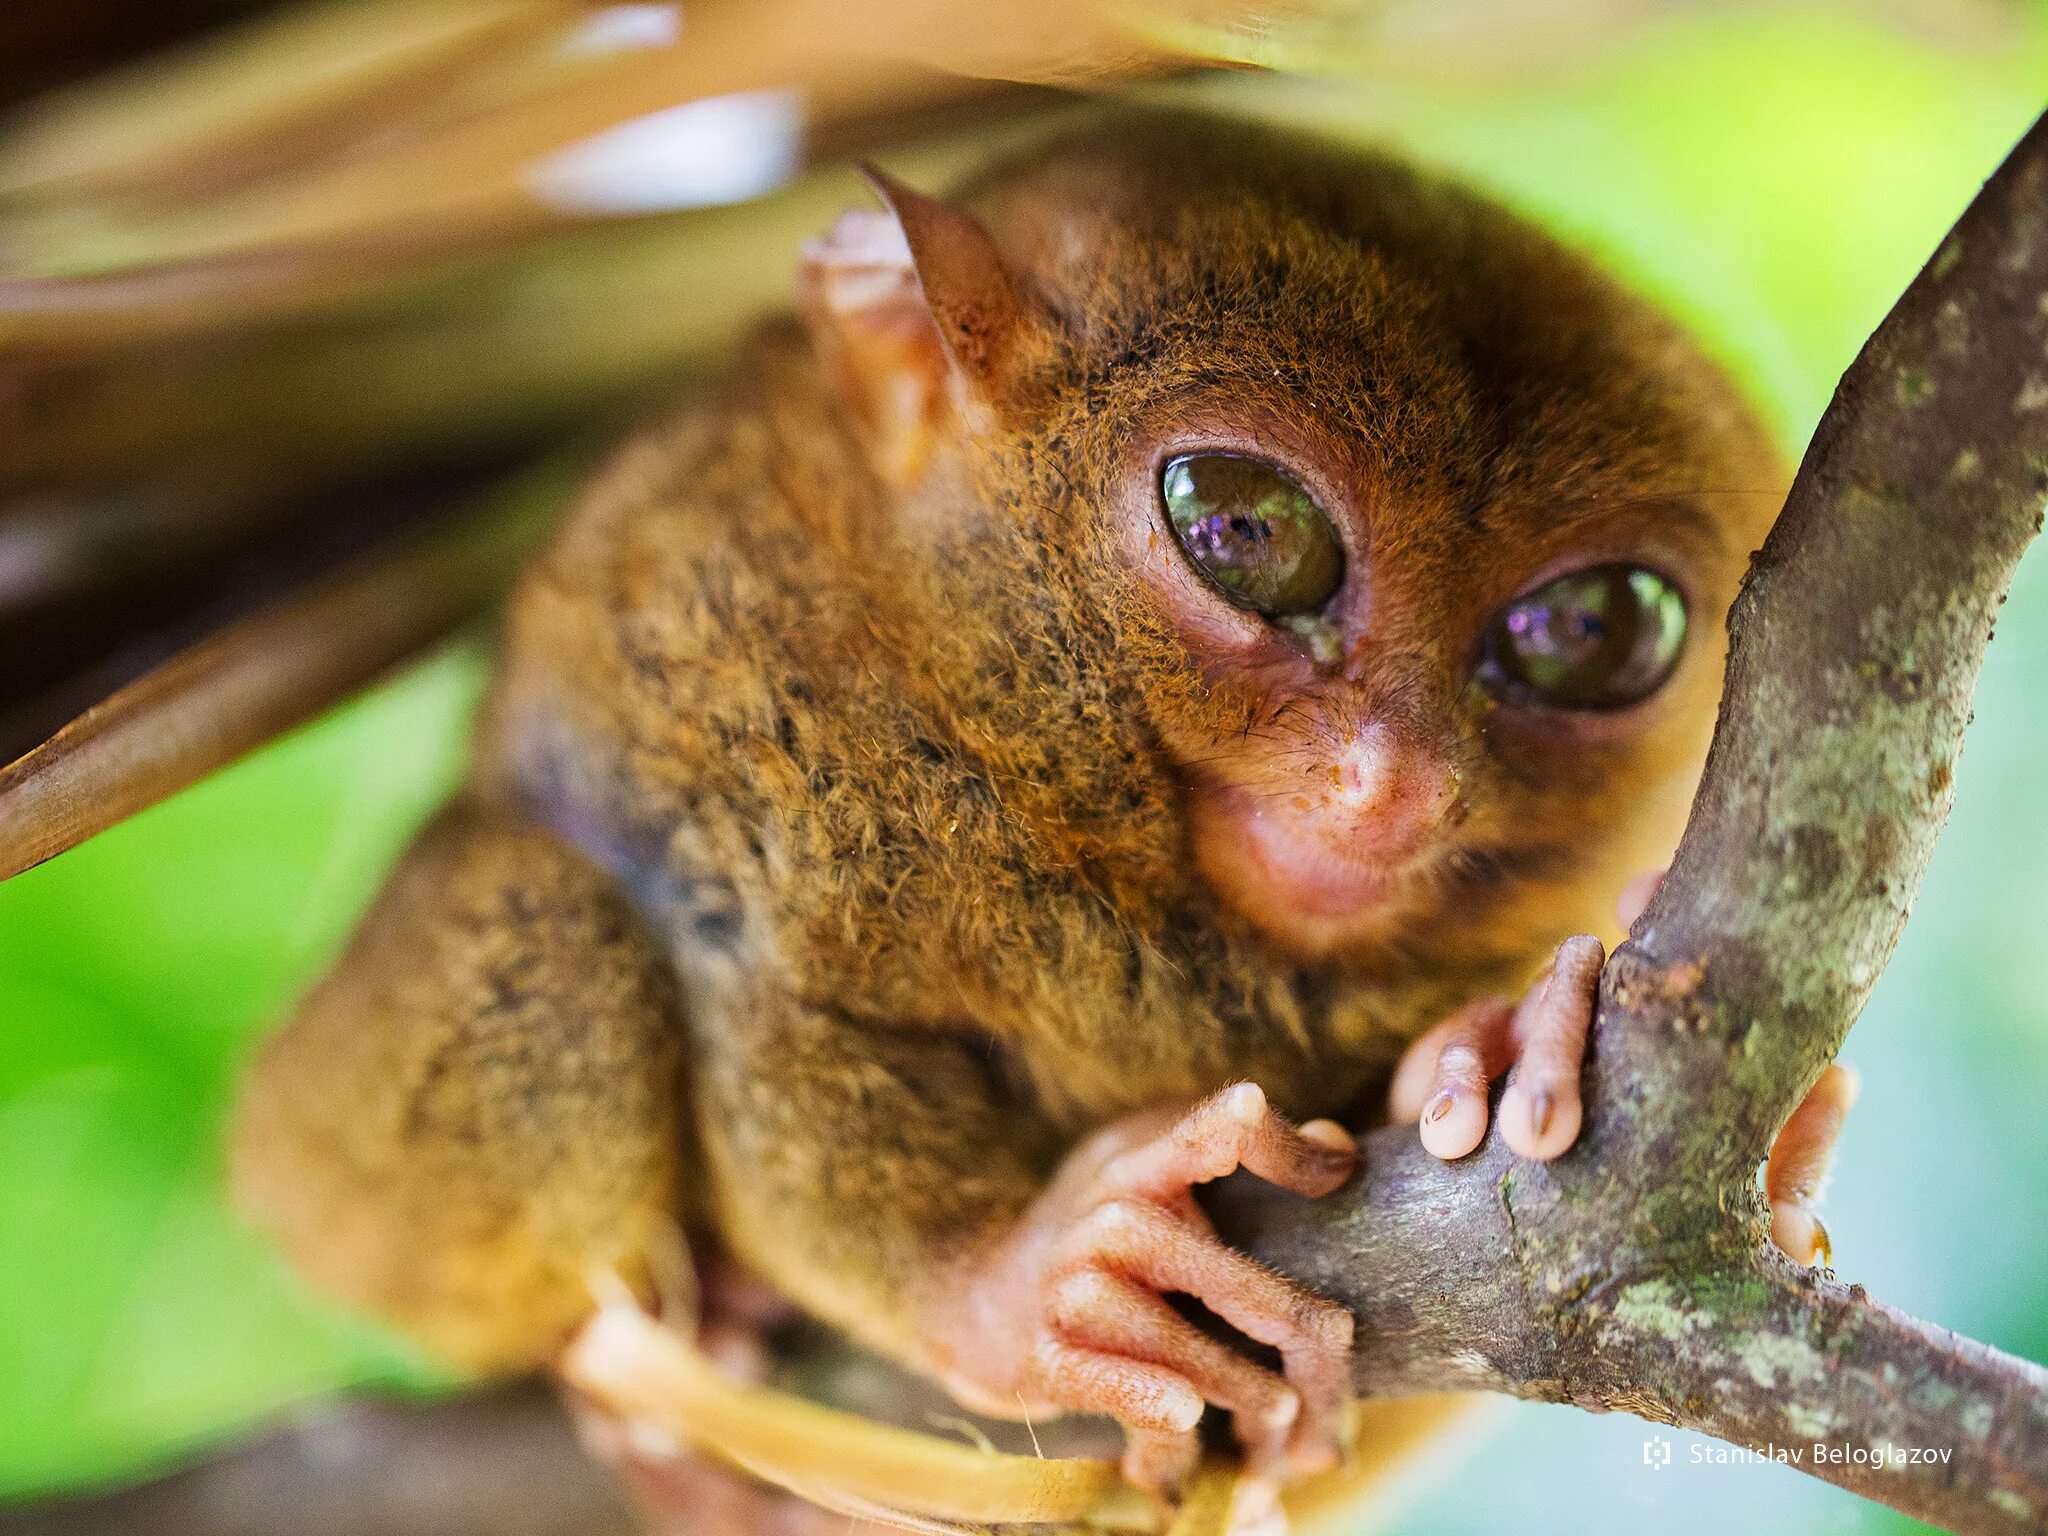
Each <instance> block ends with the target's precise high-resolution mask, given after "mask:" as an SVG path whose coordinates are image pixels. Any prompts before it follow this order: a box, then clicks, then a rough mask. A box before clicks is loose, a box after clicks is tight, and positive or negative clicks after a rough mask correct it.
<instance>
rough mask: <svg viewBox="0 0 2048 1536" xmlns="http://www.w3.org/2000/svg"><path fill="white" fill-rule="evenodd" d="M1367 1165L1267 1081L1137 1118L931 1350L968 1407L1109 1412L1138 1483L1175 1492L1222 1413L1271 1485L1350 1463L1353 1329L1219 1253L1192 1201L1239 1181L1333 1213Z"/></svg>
mask: <svg viewBox="0 0 2048 1536" xmlns="http://www.w3.org/2000/svg"><path fill="white" fill-rule="evenodd" d="M1356 1163H1357V1152H1356V1149H1355V1147H1354V1145H1353V1142H1352V1138H1351V1136H1350V1135H1349V1133H1347V1132H1346V1131H1344V1130H1343V1129H1342V1128H1341V1127H1339V1126H1337V1125H1336V1124H1334V1123H1333V1122H1331V1121H1328V1120H1317V1121H1311V1122H1310V1123H1308V1124H1306V1125H1303V1126H1301V1127H1299V1128H1296V1127H1295V1126H1293V1125H1290V1124H1289V1123H1288V1122H1287V1121H1286V1120H1284V1119H1282V1118H1281V1117H1280V1116H1279V1115H1278V1114H1277V1113H1275V1112H1274V1110H1273V1109H1272V1108H1271V1106H1269V1105H1268V1104H1267V1102H1266V1096H1265V1094H1264V1093H1263V1092H1262V1091H1260V1089H1259V1088H1257V1087H1256V1086H1254V1085H1253V1084H1250V1083H1239V1084H1237V1085H1236V1086H1234V1087H1231V1088H1226V1089H1225V1090H1224V1091H1223V1092H1221V1093H1219V1094H1217V1095H1216V1096H1215V1097H1213V1098H1210V1099H1206V1100H1204V1101H1203V1102H1202V1103H1200V1104H1198V1105H1196V1106H1195V1107H1194V1108H1193V1109H1191V1110H1188V1111H1186V1112H1185V1113H1174V1112H1160V1113H1146V1114H1141V1115H1135V1116H1132V1117H1130V1118H1128V1119H1125V1120H1122V1121H1119V1122H1118V1123H1116V1124H1115V1125H1113V1126H1111V1127H1109V1128H1108V1129H1106V1130H1104V1131H1102V1132H1100V1133H1098V1134H1097V1135H1095V1136H1094V1137H1092V1138H1090V1139H1089V1140H1088V1141H1087V1142H1085V1143H1083V1144H1082V1145H1081V1146H1080V1147H1078V1148H1076V1149H1075V1150H1074V1152H1073V1153H1072V1154H1071V1155H1070V1156H1069V1157H1068V1159H1067V1161H1066V1163H1065V1165H1064V1166H1063V1167H1062V1168H1061V1170H1060V1172H1059V1173H1058V1175H1057V1176H1056V1177H1055V1178H1054V1180H1053V1182H1052V1183H1051V1185H1050V1186H1048V1187H1047V1189H1046V1191H1045V1193H1044V1194H1043V1195H1041V1196H1040V1197H1039V1199H1038V1200H1037V1202H1036V1203H1035V1204H1034V1206H1033V1207H1032V1209H1031V1211H1030V1212H1029V1213H1028V1215H1027V1216H1026V1218H1025V1219H1024V1221H1023V1222H1022V1223H1021V1224H1020V1226H1019V1227H1018V1228H1017V1230H1016V1231H1015V1232H1014V1233H1013V1234H1012V1235H1011V1236H1010V1237H1009V1238H1008V1239H1007V1240H1006V1241H1005V1242H1004V1243H1002V1244H1001V1245H1000V1247H999V1248H997V1249H996V1250H995V1251H993V1252H991V1253H987V1254H983V1255H979V1256H977V1257H976V1258H974V1259H973V1260H970V1261H968V1262H967V1263H966V1264H965V1265H964V1266H963V1271H964V1272H961V1273H957V1274H954V1275H952V1276H949V1277H948V1280H949V1284H948V1286H947V1287H946V1289H945V1293H943V1294H941V1295H940V1296H939V1298H938V1299H937V1300H936V1301H935V1302H934V1303H933V1304H932V1305H931V1306H930V1307H929V1308H928V1309H927V1319H928V1337H929V1339H930V1341H931V1342H932V1344H933V1347H934V1350H935V1353H936V1354H937V1355H938V1356H939V1360H940V1364H941V1365H942V1367H944V1369H945V1370H946V1372H947V1379H948V1385H949V1387H950V1388H951V1389H952V1391H953V1392H954V1394H955V1396H957V1397H959V1398H960V1400H961V1401H962V1402H963V1403H964V1404H966V1405H967V1406H968V1407H970V1408H975V1409H979V1410H981V1411H984V1412H989V1413H995V1414H1002V1415H1004V1416H1006V1417H1012V1418H1014V1417H1016V1416H1017V1415H1018V1413H1019V1411H1020V1410H1021V1411H1023V1412H1024V1413H1027V1414H1045V1415H1048V1416H1049V1415H1052V1414H1057V1413H1062V1412H1077V1413H1098V1414H1108V1415H1110V1416H1111V1417H1114V1418H1115V1419H1117V1420H1118V1421H1120V1422H1121V1423H1122V1424H1123V1426H1124V1429H1125V1432H1126V1436H1127V1447H1128V1448H1127V1451H1126V1453H1125V1458H1124V1465H1125V1470H1126V1472H1127V1473H1128V1474H1129V1475H1130V1477H1131V1478H1132V1480H1133V1481H1135V1482H1137V1483H1138V1484H1140V1485H1141V1486H1143V1487H1146V1488H1149V1489H1152V1490H1154V1491H1158V1492H1167V1491H1171V1490H1172V1489H1173V1488H1175V1487H1176V1486H1177V1485H1178V1484H1179V1483H1180V1481H1181V1480H1182V1479H1183V1478H1185V1477H1186V1475H1187V1474H1188V1473H1189V1472H1190V1471H1192V1469H1193V1467H1194V1465H1195V1461H1196V1458H1197V1456H1198V1454H1199V1450H1200V1447H1199V1443H1198V1441H1197V1439H1196V1434H1195V1425H1196V1422H1197V1421H1198V1420H1199V1419H1200V1418H1201V1416H1202V1411H1203V1406H1204V1404H1207V1403H1213V1404H1215V1405H1216V1406H1217V1407H1219V1408H1223V1409H1227V1410H1229V1412H1230V1413H1231V1414H1232V1415H1233V1418H1234V1422H1235V1427H1236V1431H1237V1436H1238V1439H1239V1441H1240V1442H1241V1443H1242V1444H1243V1446H1244V1450H1245V1456H1246V1461H1247V1467H1248V1471H1249V1472H1250V1474H1251V1476H1252V1477H1253V1478H1254V1479H1262V1480H1265V1481H1267V1482H1269V1483H1277V1482H1278V1481H1280V1480H1281V1479H1282V1478H1284V1477H1285V1476H1286V1475H1288V1474H1291V1473H1295V1472H1303V1471H1310V1470H1318V1469H1321V1468H1323V1467H1327V1466H1329V1465H1331V1464H1332V1463H1334V1462H1335V1461H1336V1460H1337V1459H1338V1457H1339V1456H1340V1454H1341V1450H1342V1444H1341V1438H1340V1436H1341V1425H1342V1420H1343V1410H1344V1407H1345V1404H1346V1402H1347V1401H1348V1398H1349V1395H1350V1353H1351V1330H1352V1321H1351V1315H1350V1314H1349V1313H1348V1312H1346V1311H1345V1310H1344V1309H1343V1308H1342V1307H1340V1306H1338V1305H1337V1304H1336V1303H1334V1302H1330V1301H1326V1300H1324V1299H1323V1298H1321V1297H1319V1296H1317V1295H1315V1294H1314V1293H1313V1292H1311V1291H1308V1290H1306V1289H1304V1288H1303V1287H1301V1286H1299V1285H1297V1284H1295V1283H1294V1282H1293V1281H1291V1280H1287V1279H1284V1278H1283V1277H1281V1276H1279V1275H1277V1274H1275V1273H1273V1272H1272V1271H1271V1270H1269V1269H1266V1268H1265V1267H1263V1266H1262V1265H1260V1264H1258V1263H1256V1262H1254V1261H1253V1260H1252V1259H1250V1258H1248V1257H1246V1256H1245V1255H1244V1254H1242V1253H1239V1252H1238V1251H1237V1250H1235V1249H1233V1248H1231V1247H1229V1246H1227V1245H1226V1244H1224V1243H1223V1241H1222V1240H1221V1239H1219V1238H1218V1237H1217V1236H1216V1233H1215V1230H1214V1228H1213V1227H1211V1226H1210V1224H1209V1221H1208V1219H1207V1218H1206V1217H1205V1216H1204V1215H1203V1214H1202V1211H1201V1209H1200V1207H1199V1206H1197V1205H1196V1203H1195V1200H1194V1196H1193V1194H1192V1193H1191V1190H1192V1187H1193V1186H1194V1185H1196V1184H1201V1183H1206V1182H1207V1181H1209V1180H1211V1179H1217V1178H1221V1177H1223V1176H1224V1175H1225V1174H1228V1173H1231V1172H1233V1171H1235V1170H1236V1169H1238V1168H1244V1169H1246V1170H1247V1171H1249V1172H1251V1173H1253V1174H1256V1175H1257V1176H1258V1177H1260V1178H1262V1179H1265V1180H1266V1181H1268V1182H1269V1183H1272V1184H1277V1185H1279V1186H1280V1187H1281V1188H1283V1189H1289V1190H1292V1191H1294V1192H1295V1193H1297V1194H1302V1195H1310V1196H1316V1195H1327V1194H1329V1193H1330V1192H1331V1191H1333V1190H1335V1189H1336V1188H1337V1187H1338V1186H1339V1185H1341V1184H1343V1183H1344V1181H1345V1180H1346V1179H1347V1178H1349V1177H1350V1175H1351V1172H1352V1169H1353V1168H1354V1167H1355V1166H1356ZM1167 1293H1175V1294H1180V1295H1186V1296H1191V1297H1193V1298H1194V1299H1195V1300H1197V1301H1199V1302H1200V1303H1201V1304H1202V1305H1203V1306H1205V1307H1207V1308H1208V1309H1209V1310H1210V1311H1211V1312H1213V1313H1215V1314H1216V1315H1217V1316H1218V1317H1220V1318H1222V1319H1223V1320H1224V1321H1226V1322H1228V1323H1229V1324H1230V1325H1231V1326H1232V1327H1234V1328H1236V1329H1237V1330H1238V1331H1239V1332H1240V1333H1243V1334H1245V1335H1246V1336H1247V1337H1249V1338H1252V1339H1255V1340H1257V1341H1258V1342H1260V1343H1262V1344H1267V1345H1270V1346H1272V1347H1273V1348H1274V1349H1277V1350H1278V1351H1279V1353H1280V1358H1281V1362H1282V1371H1281V1372H1274V1371H1271V1370H1268V1369H1266V1368H1265V1367H1264V1366H1262V1365H1259V1364H1257V1363H1255V1362H1254V1361H1252V1360H1251V1359H1249V1358H1248V1357H1247V1356H1246V1355H1244V1354H1243V1353H1241V1352H1240V1351H1238V1350H1236V1349H1233V1348H1231V1347H1230V1346H1229V1345H1227V1344H1224V1343H1221V1342H1219V1341H1218V1340H1216V1339H1214V1338H1212V1337H1210V1336H1209V1335H1208V1334H1206V1333H1204V1332H1202V1331H1201V1330H1200V1329H1199V1328H1197V1327H1196V1326H1195V1325H1194V1324H1192V1323H1190V1322H1189V1321H1188V1320H1187V1319H1186V1318H1185V1317H1183V1316H1182V1315H1181V1314H1180V1313H1179V1312H1177V1311H1175V1310H1174V1309H1173V1308H1172V1307H1171V1306H1169V1305H1168V1304H1167V1303H1166V1301H1165V1299H1164V1297H1165V1295H1166V1294H1167Z"/></svg>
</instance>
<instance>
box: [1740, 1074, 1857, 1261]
mask: <svg viewBox="0 0 2048 1536" xmlns="http://www.w3.org/2000/svg"><path fill="white" fill-rule="evenodd" d="M1861 1087H1862V1084H1861V1082H1860V1080H1859V1079H1858V1078H1857V1076H1856V1074H1855V1072H1853V1071H1852V1070H1850V1069H1849V1068H1848V1067H1845V1066H1843V1065H1841V1064H1840V1063H1839V1062H1836V1063H1832V1064H1830V1065H1829V1067H1828V1069H1827V1070H1826V1071H1825V1072H1823V1073H1822V1074H1821V1075H1820V1081H1819V1082H1817V1083H1815V1084H1814V1085H1813V1087H1812V1089H1811V1090H1810V1091H1809V1092H1808V1093H1807V1095H1806V1097H1805V1099H1804V1100H1802V1101H1801V1102H1800V1105H1799V1107H1798V1108H1797V1109H1795V1110H1793V1111H1792V1117H1791V1118H1790V1119H1789V1120H1787V1121H1786V1122H1785V1126H1784V1129H1783V1130H1781V1131H1779V1132H1778V1139H1777V1141H1776V1142H1775V1143H1774V1144H1773V1145H1772V1147H1771V1158H1770V1161H1769V1162H1768V1163H1766V1164H1765V1165H1764V1194H1765V1196H1766V1197H1767V1198H1768V1199H1769V1200H1770V1203H1771V1241H1772V1242H1774V1243H1776V1244H1777V1245H1778V1246H1779V1247H1780V1248H1781V1249H1783V1250H1784V1251H1785V1254H1786V1255H1787V1257H1789V1258H1791V1259H1793V1260H1795V1261H1796V1262H1798V1263H1801V1264H1813V1263H1816V1262H1819V1263H1827V1262H1829V1261H1830V1260H1831V1259H1832V1258H1833V1256H1834V1254H1833V1244H1832V1243H1831V1242H1830V1241H1829V1238H1828V1229H1827V1228H1826V1227H1824V1226H1822V1225H1821V1222H1820V1218H1819V1217H1818V1216H1816V1215H1814V1213H1813V1211H1812V1210H1811V1209H1810V1207H1811V1206H1812V1204H1813V1202H1814V1201H1816V1200H1818V1199H1819V1198H1820V1192H1821V1188H1822V1186H1823V1185H1825V1184H1826V1183H1827V1176H1828V1169H1829V1167H1830V1166H1831V1165H1832V1164H1833V1162H1834V1153H1835V1142H1836V1140H1837V1139H1838V1138H1839V1137H1840V1136H1841V1134H1842V1124H1843V1122H1844V1121H1845V1120H1846V1119H1847V1118H1848V1115H1849V1111H1850V1109H1851V1108H1852V1107H1853V1106H1854V1105H1855V1103H1856V1095H1857V1092H1858V1091H1859V1089H1860V1088H1861Z"/></svg>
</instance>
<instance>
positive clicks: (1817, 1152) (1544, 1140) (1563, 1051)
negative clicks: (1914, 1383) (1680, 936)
mask: <svg viewBox="0 0 2048 1536" xmlns="http://www.w3.org/2000/svg"><path fill="white" fill-rule="evenodd" d="M1660 878H1661V876H1659V875H1656V874H1651V875H1646V876H1643V877H1641V878H1640V879H1637V880H1633V881H1631V882H1630V883H1629V886H1628V888H1627V889H1626V890H1625V891H1624V892H1623V895H1622V898H1621V901H1620V903H1619V904H1618V905H1619V915H1620V917H1621V921H1622V924H1623V926H1625V927H1626V926H1630V925H1632V924H1633V923H1634V921H1635V919H1636V918H1637V917H1638V916H1640V915H1641V913H1642V910H1643V908H1644V906H1645V905H1646V904H1647V903H1648V902H1649V900H1650V898H1651V896H1653V895H1654V894H1655V893H1656V889H1657V882H1658V880H1659V879H1660ZM1605 959H1606V956H1605V953H1604V952H1603V950H1602V949H1601V947H1600V941H1599V940H1598V939H1596V938H1593V937H1592V936H1591V935H1589V934H1581V935H1578V936H1577V937H1574V938H1569V939H1566V940H1565V941H1564V943H1562V944H1560V945H1559V946H1558V948H1557V953H1556V954H1555V955H1554V956H1553V957H1552V959H1551V962H1550V964H1549V965H1548V966H1547V967H1545V969H1544V972H1543V974H1542V975H1541V976H1540V977H1538V978H1537V980H1536V983H1535V985H1533V986H1532V987H1530V989H1529V991H1528V994H1527V995H1526V996H1525V997H1524V998H1523V999H1522V1001H1521V1002H1520V1003H1519V1004H1510V1003H1509V1002H1508V1001H1507V1000H1506V999H1504V998H1481V999H1479V1000H1478V1001H1477V1002H1473V1003H1469V1004H1467V1005H1466V1006H1465V1007H1463V1008H1461V1009H1459V1010H1458V1011H1457V1012H1456V1013H1454V1014H1452V1015H1451V1016H1450V1017H1449V1018H1448V1019H1446V1020H1444V1022H1443V1023H1441V1024H1439V1025H1437V1026H1436V1027H1435V1028H1434V1029H1432V1030H1430V1031H1429V1032H1428V1033H1426V1034H1424V1035H1422V1036H1421V1037H1419V1038H1418V1039H1417V1040H1416V1041H1415V1042H1414V1044H1412V1045H1411V1046H1409V1048H1408V1051H1407V1053H1406V1054H1405V1055H1404V1056H1403V1057H1402V1059H1401V1064H1400V1066H1399V1067H1398V1068H1397V1069H1396V1070H1395V1073H1394V1081H1393V1084H1392V1086H1391V1088H1390V1089H1389V1091H1388V1096H1387V1105H1388V1114H1389V1116H1390V1118H1392V1119H1394V1120H1396V1121H1414V1122H1416V1123H1417V1124H1418V1125H1419V1126H1420V1127H1421V1135H1422V1144H1423V1145H1424V1146H1425V1147H1427V1148H1429V1150H1430V1151H1432V1152H1434V1153H1435V1154H1436V1155H1437V1156H1439V1157H1443V1158H1454V1157H1463V1156H1464V1155H1465V1154H1466V1153H1468V1152H1470V1151H1472V1150H1473V1148H1475V1147H1477V1146H1478V1145H1479V1143H1480V1141H1481V1140H1482V1139H1483V1138H1484V1137H1485V1135H1486V1124H1487V1114H1488V1110H1487V1096H1488V1091H1489V1089H1490V1087H1491V1085H1492V1084H1493V1083H1495V1082H1496V1081H1498V1080H1499V1079H1500V1078H1501V1076H1502V1075H1503V1074H1505V1075H1506V1077H1507V1087H1506V1089H1505V1090H1504V1091H1503V1092H1502V1094H1501V1101H1500V1130H1501V1139H1502V1140H1504V1141H1505V1142H1506V1143H1507V1144H1508V1147H1509V1149H1510V1150H1511V1151H1513V1152H1515V1153H1516V1154H1518V1155H1519V1156H1522V1157H1532V1158H1540V1159H1546V1160H1547V1159H1549V1158H1553V1157H1556V1156H1557V1155H1558V1154H1559V1153H1561V1152H1563V1151H1564V1150H1565V1149H1566V1148H1568V1147H1569V1146H1570V1145H1571V1144H1572V1142H1573V1141H1575V1140H1576V1139H1577V1138H1578V1134H1579V1124H1580V1119H1581V1116H1582V1114H1583V1106H1582V1105H1581V1102H1580V1098H1579V1074H1580V1069H1581V1068H1582V1067H1583V1066H1584V1064H1585V1054H1586V1036H1587V1032H1588V1030H1589V1029H1590V1028H1591V1025H1592V1020H1593V1008H1594V1004H1595V1002H1596V1000H1597V997H1598V992H1599V985H1600V967H1601V965H1602V964H1603V963H1604V961H1605ZM1855 1098H1856V1079H1855V1076H1854V1075H1853V1074H1852V1073H1851V1072H1849V1071H1848V1069H1847V1068H1844V1067H1841V1066H1830V1067H1829V1068H1828V1070H1827V1071H1826V1072H1825V1073H1824V1074H1822V1076H1821V1079H1820V1081H1819V1082H1817V1083H1816V1084H1815V1085H1814V1086H1813V1088H1812V1090H1811V1091H1810V1092H1809V1093H1808V1094H1807V1097H1806V1099H1805V1101H1804V1102H1803V1103H1801V1104H1800V1106H1799V1108H1798V1109H1797V1110H1795V1111H1793V1114H1792V1117H1791V1119H1789V1120H1788V1121H1786V1123H1785V1126H1784V1129H1783V1130H1781V1131H1780V1132H1779V1133H1778V1139H1777V1142H1776V1144H1775V1145H1774V1146H1773V1147H1772V1149H1771V1157H1770V1162H1769V1164H1768V1166H1767V1167H1766V1169H1765V1172H1764V1189H1765V1193H1766V1195H1767V1196H1768V1198H1769V1200H1770V1205H1771V1236H1772V1238H1773V1240H1774V1241H1775V1242H1776V1243H1777V1245H1778V1246H1779V1247H1780V1248H1782V1249H1783V1250H1784V1251H1785V1252H1786V1253H1787V1254H1789V1255H1790V1256H1791V1257H1792V1258H1794V1259H1797V1260H1798V1261H1799V1262H1800V1263H1802V1264H1811V1263H1813V1262H1814V1261H1815V1259H1816V1258H1817V1257H1818V1258H1820V1259H1823V1260H1824V1259H1825V1258H1826V1257H1827V1256H1828V1237H1827V1230H1826V1228H1824V1227H1822V1226H1821V1224H1820V1222H1819V1220H1818V1219H1817V1218H1816V1217H1815V1216H1814V1214H1813V1212H1812V1211H1811V1210H1810V1209H1809V1208H1808V1207H1809V1206H1810V1205H1811V1203H1812V1202H1813V1201H1814V1200H1815V1199H1816V1198H1818V1196H1819V1193H1820V1187H1821V1185H1822V1183H1823V1182H1824V1181H1825V1179H1826V1176H1827V1169H1828V1165H1829V1162H1830V1161H1831V1159H1832V1156H1833V1151H1834V1145H1835V1140H1836V1138H1837V1137H1838V1136H1839V1135H1840V1134H1841V1129H1842V1122H1843V1120H1844V1119H1845V1118H1846V1117H1847V1115H1848V1112H1849V1108H1850V1106H1851V1105H1852V1104H1853V1103H1854V1102H1855Z"/></svg>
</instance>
